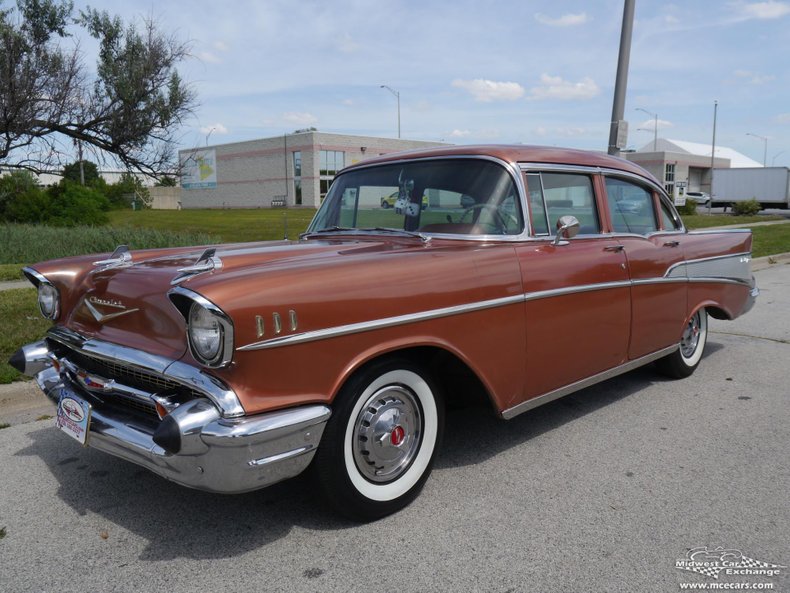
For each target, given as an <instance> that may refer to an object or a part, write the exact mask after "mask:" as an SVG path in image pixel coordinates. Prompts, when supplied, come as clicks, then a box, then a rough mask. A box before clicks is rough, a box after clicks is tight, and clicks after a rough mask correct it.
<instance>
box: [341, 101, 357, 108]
mask: <svg viewBox="0 0 790 593" xmlns="http://www.w3.org/2000/svg"><path fill="white" fill-rule="evenodd" d="M341 103H343V105H346V106H348V107H351V106H352V105H353V104H354V99H343V100H342V101H341Z"/></svg>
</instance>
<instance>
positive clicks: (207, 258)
mask: <svg viewBox="0 0 790 593" xmlns="http://www.w3.org/2000/svg"><path fill="white" fill-rule="evenodd" d="M216 253H217V250H216V249H215V248H213V247H210V248H209V249H206V250H205V251H204V252H203V253H202V254H201V255H200V257H199V258H197V259H196V260H195V263H194V264H192V265H191V266H187V267H185V268H179V269H178V276H176V277H175V278H173V279H172V280H171V281H170V284H171V286H175V285H176V284H179V283H181V282H183V281H184V280H186V279H187V278H191V277H192V276H196V275H198V274H202V273H203V272H213V271H214V270H219V269H220V268H222V260H221V259H220V258H219V256H218V255H216Z"/></svg>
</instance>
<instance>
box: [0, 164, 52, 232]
mask: <svg viewBox="0 0 790 593" xmlns="http://www.w3.org/2000/svg"><path fill="white" fill-rule="evenodd" d="M48 208H49V196H48V195H47V194H46V192H44V191H43V190H42V189H41V188H39V187H38V186H37V185H36V180H35V179H34V178H33V176H32V175H31V174H30V173H28V172H27V171H13V172H11V173H9V174H7V175H3V176H2V177H0V221H8V222H38V221H39V220H40V219H41V213H42V212H46V211H47V210H48Z"/></svg>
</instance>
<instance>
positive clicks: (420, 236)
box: [359, 226, 431, 242]
mask: <svg viewBox="0 0 790 593" xmlns="http://www.w3.org/2000/svg"><path fill="white" fill-rule="evenodd" d="M359 230H360V231H377V232H384V233H396V234H398V235H403V236H404V237H415V238H417V239H420V240H421V241H423V242H427V241H430V240H431V238H430V237H428V236H427V235H423V234H422V233H417V232H414V231H407V230H404V229H393V228H389V227H383V226H377V227H373V228H364V229H359Z"/></svg>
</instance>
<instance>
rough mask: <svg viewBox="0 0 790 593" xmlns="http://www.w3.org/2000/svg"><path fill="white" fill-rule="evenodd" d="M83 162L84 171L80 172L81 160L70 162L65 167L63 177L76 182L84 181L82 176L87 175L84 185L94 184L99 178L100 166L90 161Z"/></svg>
mask: <svg viewBox="0 0 790 593" xmlns="http://www.w3.org/2000/svg"><path fill="white" fill-rule="evenodd" d="M81 162H82V173H80V161H77V162H76V163H69V164H68V165H66V166H65V167H63V173H62V174H63V179H68V180H69V181H74V182H75V183H82V177H83V176H84V177H85V183H84V184H83V185H94V183H95V182H96V180H98V179H99V168H98V167H97V166H96V163H92V162H90V161H81Z"/></svg>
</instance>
